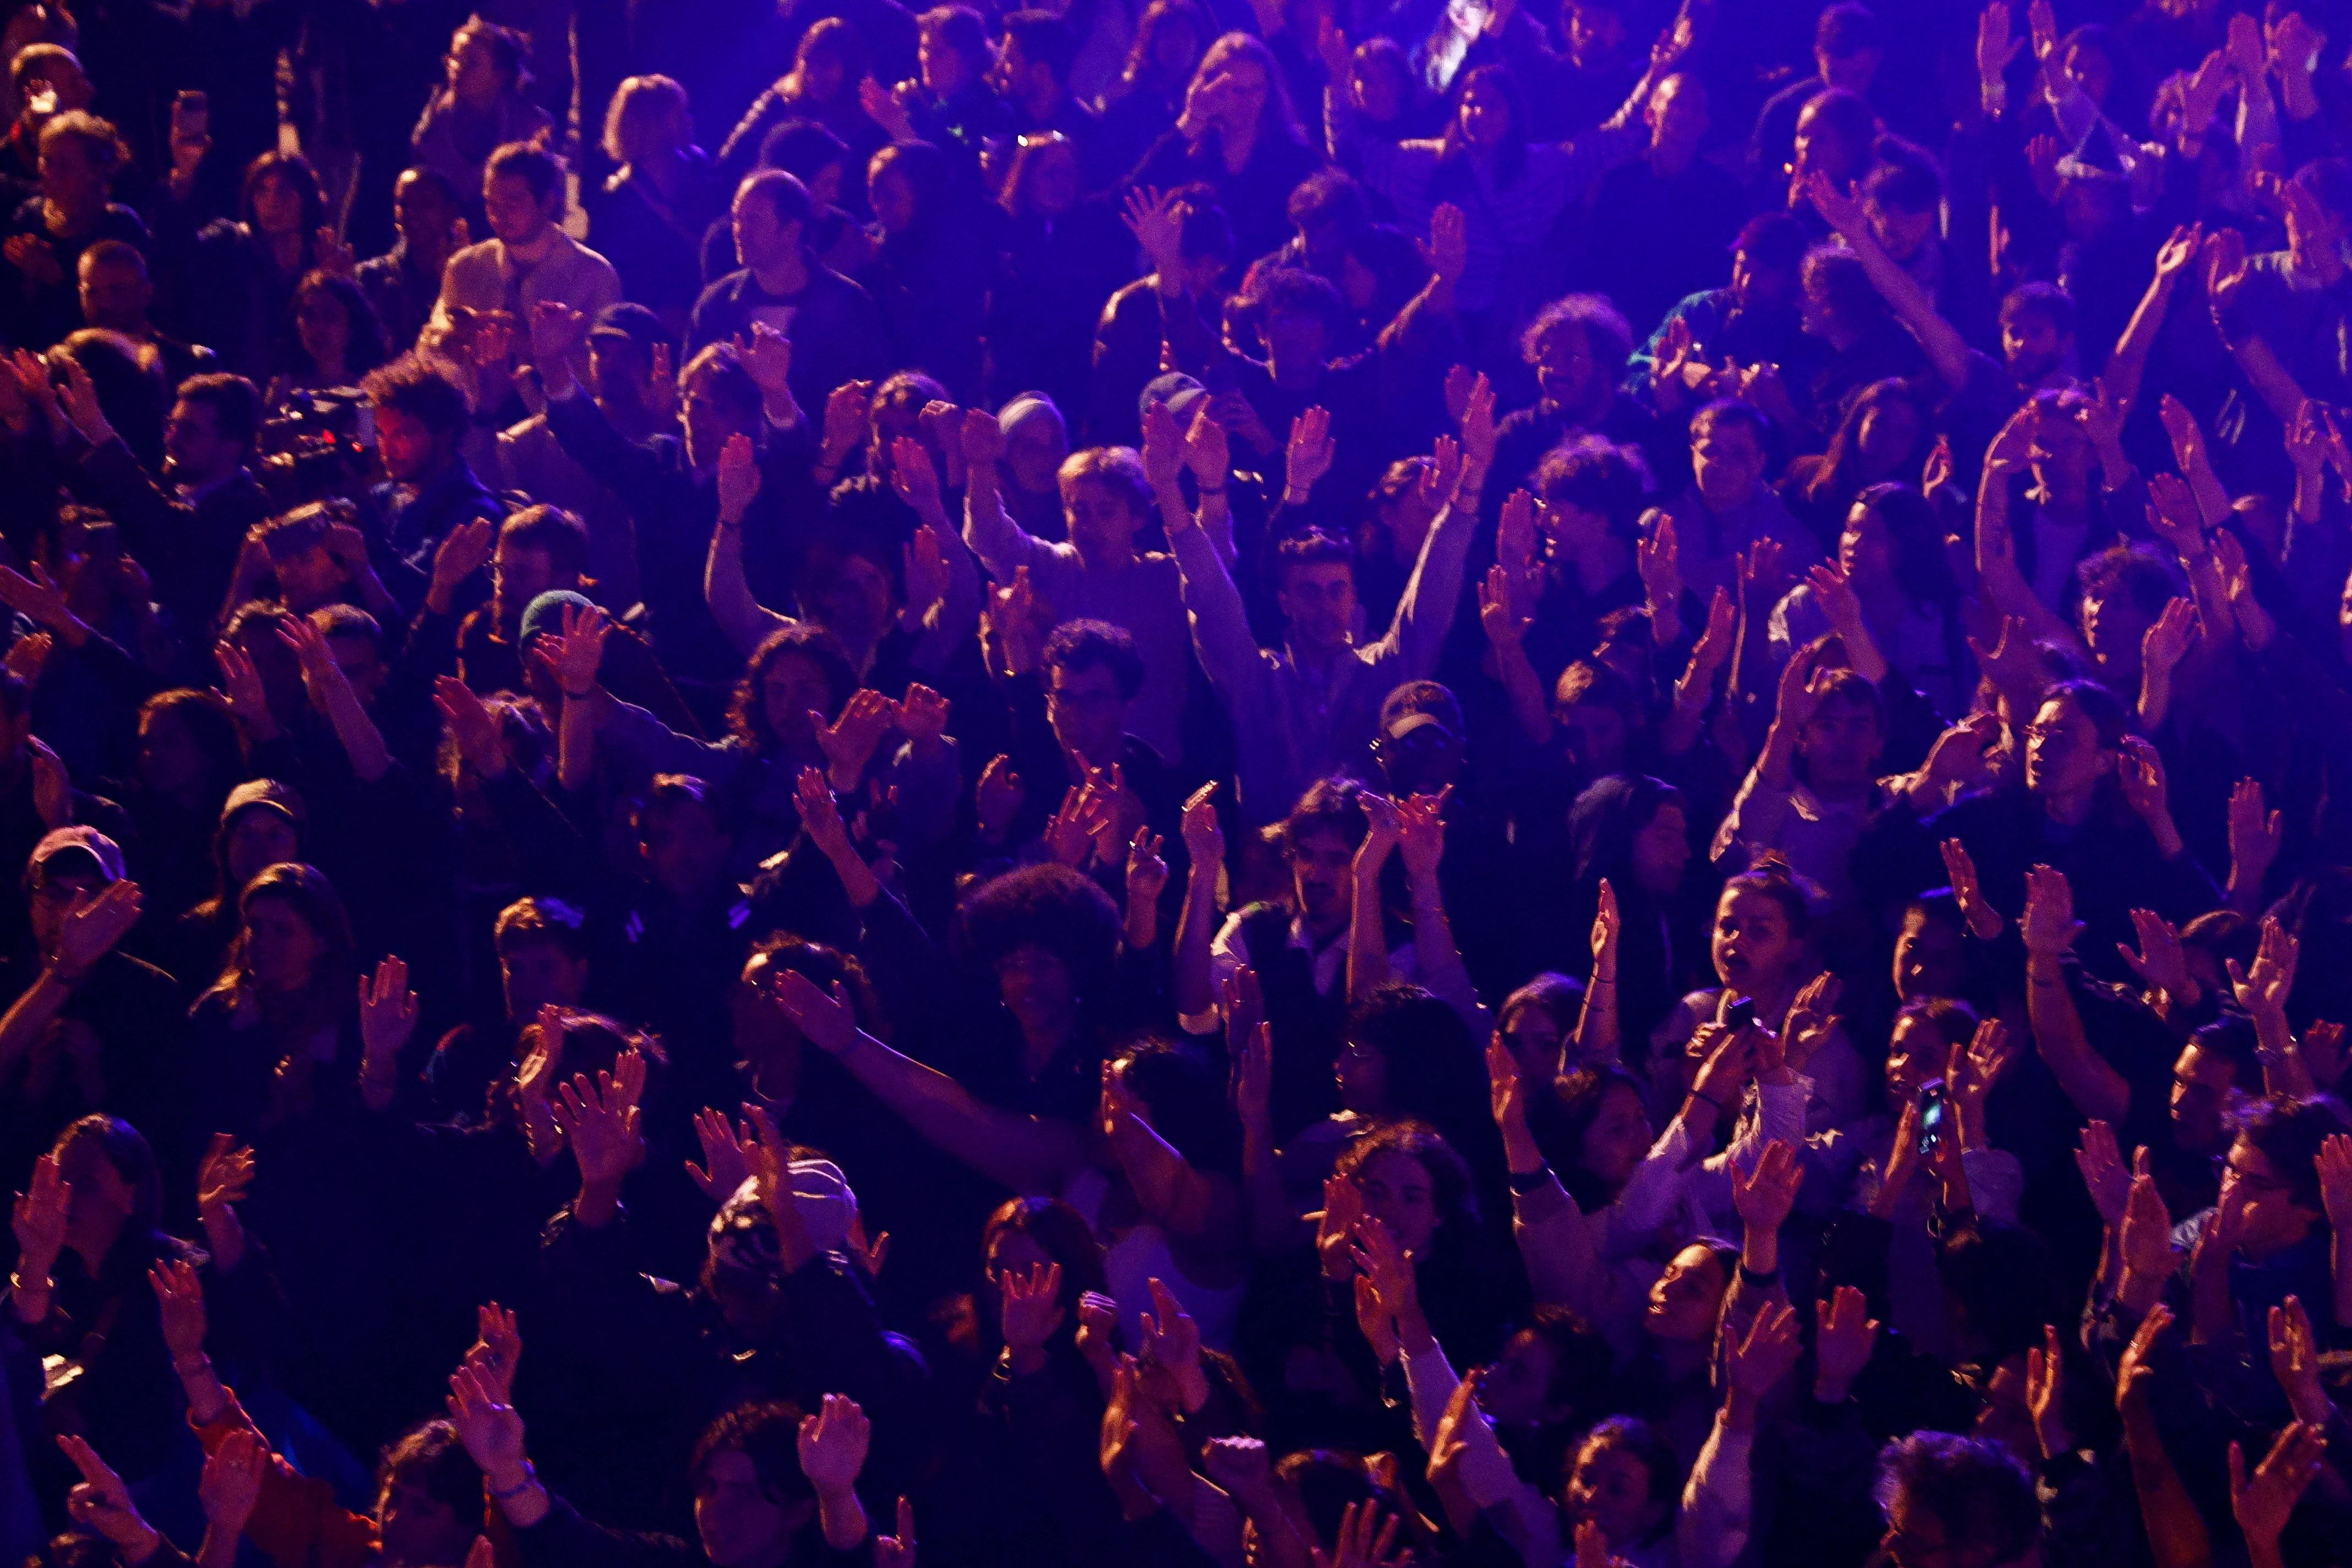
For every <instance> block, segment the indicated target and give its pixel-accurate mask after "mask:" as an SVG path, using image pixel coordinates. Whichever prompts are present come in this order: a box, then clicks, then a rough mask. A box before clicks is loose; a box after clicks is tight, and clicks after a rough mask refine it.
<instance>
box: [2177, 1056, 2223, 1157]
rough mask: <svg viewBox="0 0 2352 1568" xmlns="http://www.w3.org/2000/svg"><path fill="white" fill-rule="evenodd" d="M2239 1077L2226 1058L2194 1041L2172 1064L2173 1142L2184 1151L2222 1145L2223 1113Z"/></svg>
mask: <svg viewBox="0 0 2352 1568" xmlns="http://www.w3.org/2000/svg"><path fill="white" fill-rule="evenodd" d="M2236 1078H2237V1074H2236V1073H2235V1072H2234V1071H2233V1070H2232V1069H2231V1066H2230V1063H2229V1061H2228V1059H2227V1058H2223V1057H2221V1056H2219V1055H2217V1054H2215V1053H2214V1052H2211V1051H2209V1050H2206V1049H2205V1048H2203V1047H2200V1045H2198V1044H2197V1042H2196V1041H2194V1040H2191V1041H2190V1042H2189V1044H2187V1045H2186V1046H2183V1047H2181V1048H2180V1055H2179V1056H2178V1057H2176V1058H2173V1063H2172V1141H2173V1142H2175V1143H2177V1144H2179V1146H2180V1147H2181V1148H2183V1149H2189V1150H2202V1149H2211V1148H2212V1147H2214V1145H2216V1144H2218V1143H2220V1142H2221V1132H2222V1125H2223V1123H2222V1115H2221V1113H2222V1110H2224V1108H2226V1107H2227V1106H2228V1105H2229V1103H2230V1090H2231V1089H2232V1088H2233V1087H2234V1086H2235V1080H2236Z"/></svg>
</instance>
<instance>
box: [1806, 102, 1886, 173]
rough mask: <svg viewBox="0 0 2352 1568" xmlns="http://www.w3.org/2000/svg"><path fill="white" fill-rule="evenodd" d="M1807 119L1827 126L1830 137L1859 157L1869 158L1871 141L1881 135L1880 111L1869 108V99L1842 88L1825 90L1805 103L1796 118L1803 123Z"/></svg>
mask: <svg viewBox="0 0 2352 1568" xmlns="http://www.w3.org/2000/svg"><path fill="white" fill-rule="evenodd" d="M1808 117H1811V119H1812V121H1814V122H1815V123H1816V124H1821V125H1825V126H1826V128H1827V130H1828V131H1829V132H1830V134H1831V135H1832V136H1835V137H1837V138H1838V139H1839V140H1841V141H1843V142H1845V143H1846V145H1847V146H1849V147H1851V148H1852V149H1853V153H1854V155H1855V157H1856V158H1864V157H1867V156H1868V155H1869V153H1870V143H1871V139H1872V138H1873V137H1874V136H1876V135H1877V134H1878V111H1877V110H1874V109H1873V108H1871V107H1870V100H1868V99H1866V98H1864V97H1863V96H1862V94H1860V93H1858V92H1853V91H1849V90H1848V89H1845V88H1842V87H1825V88H1823V89H1822V90H1821V91H1819V92H1817V93H1815V94H1813V96H1812V97H1811V98H1809V99H1807V100H1805V105H1804V107H1803V108H1802V109H1800V110H1798V111H1797V118H1798V121H1799V122H1800V123H1802V122H1803V121H1804V120H1805V119H1806V118H1808Z"/></svg>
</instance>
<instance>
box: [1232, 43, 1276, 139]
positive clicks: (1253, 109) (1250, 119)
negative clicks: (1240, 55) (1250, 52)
mask: <svg viewBox="0 0 2352 1568" xmlns="http://www.w3.org/2000/svg"><path fill="white" fill-rule="evenodd" d="M1221 74H1222V79H1223V82H1224V89H1223V104H1224V114H1223V121H1224V124H1225V126H1226V128H1227V129H1229V130H1233V131H1250V130H1255V129H1256V127H1257V124H1258V121H1259V118H1260V117H1261V116H1263V115H1264V114H1265V103H1266V100H1267V99H1269V98H1271V97H1273V96H1274V84H1273V83H1271V82H1269V81H1267V80H1266V79H1265V67H1264V66H1262V65H1259V64H1258V63H1257V62H1256V61H1255V60H1251V59H1232V60H1228V61H1226V62H1225V66H1224V68H1223V72H1222V73H1221Z"/></svg>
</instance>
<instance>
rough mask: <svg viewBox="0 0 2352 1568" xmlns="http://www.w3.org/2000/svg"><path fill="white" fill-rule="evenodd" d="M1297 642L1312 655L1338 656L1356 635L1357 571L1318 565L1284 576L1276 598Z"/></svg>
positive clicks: (1335, 563) (1331, 564) (1339, 564)
mask: <svg viewBox="0 0 2352 1568" xmlns="http://www.w3.org/2000/svg"><path fill="white" fill-rule="evenodd" d="M1275 603H1276V605H1279V606H1280V607H1281V610H1282V614H1283V618H1284V619H1285V620H1286V621H1288V622H1289V623H1290V635H1291V637H1292V638H1293V640H1295V641H1297V643H1298V644H1299V645H1300V646H1302V647H1306V648H1307V649H1308V650H1309V651H1310V652H1314V653H1320V654H1331V653H1336V652H1338V651H1339V650H1340V649H1341V648H1344V647H1347V646H1348V645H1349V642H1351V641H1352V640H1353V639H1354V637H1355V635H1356V569H1355V567H1354V566H1352V565H1350V564H1349V563H1346V562H1344V561H1316V562H1309V563H1305V564H1302V565H1297V566H1293V567H1291V568H1290V569H1289V571H1287V572H1286V573H1285V574H1283V580H1282V587H1281V588H1280V589H1279V590H1278V591H1277V592H1276V595H1275Z"/></svg>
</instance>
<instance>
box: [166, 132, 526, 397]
mask: <svg viewBox="0 0 2352 1568" xmlns="http://www.w3.org/2000/svg"><path fill="white" fill-rule="evenodd" d="M481 184H482V180H481V174H480V173H479V172H478V171H477V172H476V173H475V174H474V175H473V177H472V184H471V185H470V186H463V187H460V188H461V189H472V190H479V189H480V188H481ZM237 214H238V216H236V217H235V218H220V219H218V220H216V221H215V222H213V223H210V224H207V225H205V227H204V229H203V231H202V232H201V233H199V234H197V235H196V236H195V237H194V242H193V243H194V255H193V256H191V257H189V258H188V262H187V270H186V274H185V275H186V277H187V279H188V289H189V293H188V298H187V300H186V301H185V308H186V311H187V316H188V321H189V327H190V330H191V333H192V335H194V337H195V338H196V339H197V340H198V341H199V342H205V343H206V344H209V345H211V346H212V347H213V348H214V350H215V352H217V353H219V354H220V356H221V359H222V361H223V363H224V367H225V368H226V369H230V370H235V371H238V372H241V373H242V374H246V375H247V376H251V377H256V378H267V377H268V376H270V375H273V374H278V372H280V371H284V370H287V369H289V368H290V367H292V366H293V365H294V364H296V363H298V358H297V356H298V355H299V339H298V338H297V336H296V333H295V330H294V329H295V320H294V310H293V305H294V293H295V290H296V289H298V288H299V287H300V285H301V282H302V279H305V278H307V277H308V276H310V273H311V272H313V271H314V270H317V269H319V268H324V267H326V266H328V264H329V263H330V262H331V261H333V260H335V259H336V258H335V257H334V255H333V254H332V251H333V246H334V239H333V235H332V234H331V232H330V231H329V230H328V228H327V226H326V225H327V198H326V194H325V192H324V191H323V190H322V189H320V184H319V176H318V174H317V173H316V171H314V170H313V169H312V168H311V167H310V162H309V161H308V160H307V159H305V158H303V157H302V156H300V155H299V153H263V154H262V155H261V156H260V157H258V158H256V159H255V160H254V161H253V162H252V163H251V164H250V165H248V166H247V169H246V172H245V185H244V190H243V193H242V195H241V197H240V199H239V201H238V204H237ZM178 232H179V231H178V230H176V229H168V228H167V229H166V231H165V236H166V244H167V248H169V247H171V245H172V244H173V242H175V240H176V237H177V234H178Z"/></svg>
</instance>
